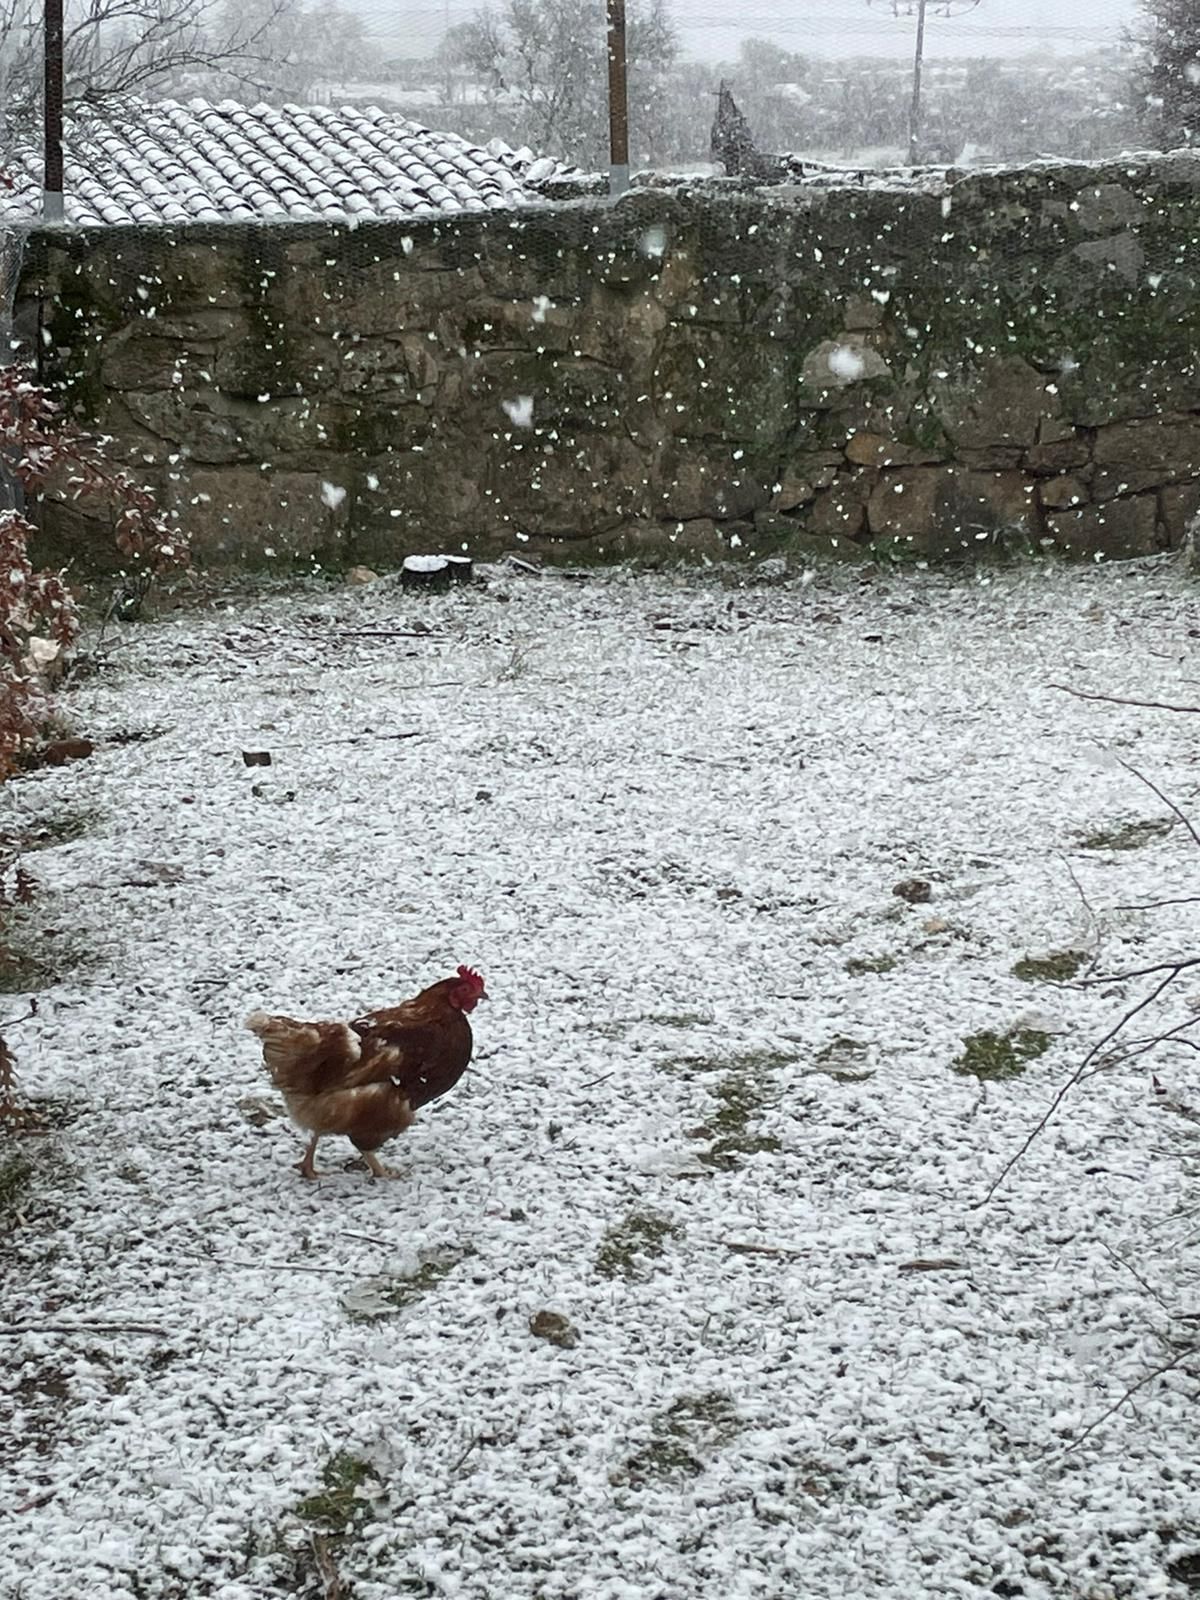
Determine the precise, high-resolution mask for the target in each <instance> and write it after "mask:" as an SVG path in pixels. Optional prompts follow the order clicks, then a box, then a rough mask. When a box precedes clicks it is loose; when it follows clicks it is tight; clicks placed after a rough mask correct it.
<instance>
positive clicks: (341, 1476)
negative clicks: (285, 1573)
mask: <svg viewBox="0 0 1200 1600" xmlns="http://www.w3.org/2000/svg"><path fill="white" fill-rule="evenodd" d="M374 1481H375V1473H374V1471H373V1470H372V1468H371V1467H370V1466H369V1465H368V1464H367V1462H365V1461H363V1460H361V1459H360V1458H359V1457H358V1456H355V1455H351V1454H350V1452H349V1451H348V1450H340V1451H339V1452H338V1453H337V1455H335V1456H330V1458H329V1460H328V1461H327V1462H326V1463H325V1465H324V1466H323V1467H322V1468H321V1485H322V1487H321V1488H320V1489H319V1490H317V1492H316V1493H315V1494H310V1495H309V1496H308V1497H307V1498H306V1499H304V1500H301V1501H300V1503H299V1505H298V1506H297V1507H296V1515H297V1516H298V1517H299V1518H300V1520H301V1522H306V1523H308V1524H309V1525H310V1526H315V1527H318V1528H320V1529H321V1530H322V1531H323V1532H325V1533H328V1534H333V1535H335V1536H336V1537H337V1538H345V1537H346V1535H347V1534H349V1533H352V1532H353V1531H354V1529H355V1528H356V1527H357V1526H358V1524H359V1523H360V1522H362V1520H363V1519H364V1517H365V1516H366V1515H367V1513H368V1512H369V1511H370V1509H371V1502H370V1500H369V1499H368V1497H367V1496H366V1495H365V1494H364V1493H362V1490H363V1486H364V1485H365V1484H367V1483H371V1482H374Z"/></svg>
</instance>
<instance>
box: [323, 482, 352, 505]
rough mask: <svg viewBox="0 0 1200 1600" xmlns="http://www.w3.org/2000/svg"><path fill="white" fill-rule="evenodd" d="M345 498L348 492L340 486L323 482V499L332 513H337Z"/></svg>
mask: <svg viewBox="0 0 1200 1600" xmlns="http://www.w3.org/2000/svg"><path fill="white" fill-rule="evenodd" d="M345 498H346V491H345V489H343V488H342V487H341V486H340V485H339V484H336V483H326V482H324V481H323V480H322V483H321V499H322V500H323V501H324V502H325V504H326V505H327V506H328V507H329V509H330V511H336V510H337V508H338V507H339V506H340V505H341V503H342V501H343V500H344V499H345Z"/></svg>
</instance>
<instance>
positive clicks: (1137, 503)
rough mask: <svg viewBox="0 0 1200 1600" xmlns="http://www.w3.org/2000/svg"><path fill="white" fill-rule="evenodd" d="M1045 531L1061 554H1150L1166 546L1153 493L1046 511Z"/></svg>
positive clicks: (1117, 556)
mask: <svg viewBox="0 0 1200 1600" xmlns="http://www.w3.org/2000/svg"><path fill="white" fill-rule="evenodd" d="M1046 533H1047V537H1048V538H1049V539H1050V540H1051V542H1052V545H1053V548H1054V549H1056V550H1057V551H1059V552H1060V553H1061V554H1063V555H1069V556H1076V557H1084V558H1087V557H1091V558H1095V557H1097V556H1105V557H1108V558H1110V559H1112V560H1122V559H1125V558H1128V557H1130V556H1149V555H1155V554H1157V553H1158V552H1159V551H1160V550H1162V549H1163V548H1164V545H1165V538H1164V537H1163V536H1162V535H1160V533H1159V524H1158V504H1157V496H1156V495H1152V494H1141V495H1133V496H1131V497H1130V498H1129V499H1126V500H1110V501H1109V502H1108V503H1107V504H1105V505H1102V506H1083V507H1081V508H1080V509H1079V510H1077V511H1061V512H1058V513H1057V514H1049V515H1047V517H1046Z"/></svg>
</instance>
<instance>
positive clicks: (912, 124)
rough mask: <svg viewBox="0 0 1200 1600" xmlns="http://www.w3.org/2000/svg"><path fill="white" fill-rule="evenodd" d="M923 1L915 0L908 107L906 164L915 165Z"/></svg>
mask: <svg viewBox="0 0 1200 1600" xmlns="http://www.w3.org/2000/svg"><path fill="white" fill-rule="evenodd" d="M925 3H926V0H917V48H916V50H915V52H914V54H913V90H912V104H911V105H910V106H909V108H908V164H909V166H910V167H915V166H916V164H917V156H918V154H919V152H920V148H921V60H922V58H923V56H924V54H925Z"/></svg>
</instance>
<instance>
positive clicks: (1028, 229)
mask: <svg viewBox="0 0 1200 1600" xmlns="http://www.w3.org/2000/svg"><path fill="white" fill-rule="evenodd" d="M1198 276H1200V159H1197V158H1195V157H1192V158H1188V157H1185V156H1182V155H1181V156H1177V157H1173V158H1161V159H1157V160H1129V161H1127V162H1123V163H1121V164H1120V165H1118V166H1108V167H1103V168H1100V167H1063V166H1055V167H1040V168H1036V169H1027V170H1022V171H1016V172H1012V173H1005V174H981V175H976V176H973V177H968V178H965V179H963V180H962V181H960V182H958V183H957V184H955V185H953V186H952V187H950V188H948V189H947V190H946V192H944V193H941V194H939V193H936V192H933V193H920V192H903V191H891V192H889V191H882V190H880V191H871V190H865V191H844V192H836V191H835V192H829V191H821V192H815V191H807V190H805V188H804V187H803V186H793V187H789V188H784V189H779V188H775V189H771V190H758V191H755V190H741V189H739V188H737V187H736V186H734V185H728V184H726V185H721V184H716V185H704V186H699V187H692V188H676V189H664V190H654V191H645V192H640V193H635V194H632V195H629V196H627V197H625V198H623V199H622V200H621V201H620V203H619V204H618V205H616V206H615V207H614V206H610V205H607V204H604V203H599V202H595V201H580V202H576V203H574V204H562V205H555V206H548V207H546V208H545V209H539V210H537V211H531V212H528V213H524V214H522V215H521V216H519V217H516V216H512V215H507V216H506V215H503V214H502V215H494V214H493V215H488V216H484V217H478V218H477V217H470V218H464V219H461V220H457V219H456V220H451V221H442V222H439V223H430V224H425V225H423V226H421V227H415V226H413V225H411V224H410V225H408V226H400V225H392V224H378V225H370V226H361V227H359V228H356V229H349V228H338V227H315V226H312V225H299V224H298V225H276V226H272V227H259V228H255V229H250V230H245V229H241V228H232V227H224V228H192V229H188V230H182V231H178V232H176V233H169V232H166V231H158V230H148V229H146V230H121V229H114V230H109V231H104V232H96V233H90V234H87V233H61V232H60V233H44V234H39V235H35V236H33V238H31V240H30V241H29V247H28V250H27V253H26V260H25V267H24V272H23V277H22V283H21V294H20V304H19V308H18V309H19V317H20V319H21V322H22V323H23V325H24V326H25V327H26V328H27V329H29V330H30V332H31V335H32V332H33V330H32V325H33V323H34V322H35V321H37V322H38V323H39V328H38V330H37V333H36V336H35V337H36V346H37V349H38V351H39V357H40V360H41V362H42V366H43V369H44V371H45V372H46V373H47V375H48V376H50V377H52V378H54V379H56V380H64V381H66V382H67V384H68V385H69V389H70V393H71V396H72V404H73V405H74V407H75V409H76V410H77V412H78V413H79V414H80V415H81V416H82V417H83V418H85V419H86V420H87V421H88V422H89V423H91V424H93V425H95V426H98V427H100V428H102V429H103V430H104V431H105V432H107V433H109V434H111V435H112V436H113V438H114V441H115V444H114V449H116V450H117V451H118V452H120V453H121V454H123V455H126V456H128V457H129V458H130V459H131V460H132V461H133V462H134V463H135V464H136V466H137V468H138V470H139V472H140V473H142V474H143V475H144V476H145V477H146V479H147V480H148V481H152V482H153V483H155V484H156V485H158V486H159V488H160V489H161V491H162V493H163V495H164V496H165V497H166V499H167V501H168V502H169V504H170V505H171V506H172V507H173V508H174V509H175V510H176V511H177V513H178V516H179V518H180V521H181V522H182V523H183V525H184V526H185V527H186V528H187V529H188V531H189V532H190V533H191V534H192V537H193V539H194V541H195V544H196V547H197V549H198V551H199V553H200V555H201V557H202V558H203V559H207V560H208V561H210V562H220V561H222V560H226V561H227V560H245V559H256V560H257V559H262V558H263V557H264V556H266V557H268V558H270V557H271V556H275V557H277V558H284V557H288V558H291V557H302V558H303V557H308V556H310V555H313V554H316V555H318V556H319V557H321V558H322V559H325V558H329V557H333V558H335V559H339V560H354V561H361V562H367V563H371V564H387V563H389V562H393V561H396V560H398V559H399V558H400V557H401V556H402V555H404V554H405V553H407V552H410V551H414V550H429V549H434V548H447V549H459V548H463V547H466V548H469V549H470V550H472V551H473V552H475V553H478V554H489V553H495V552H498V551H500V550H504V549H524V550H526V551H528V552H544V553H547V554H550V555H552V556H554V557H556V558H563V559H568V560H572V561H578V560H580V559H597V558H606V557H611V556H625V555H637V554H640V555H644V556H647V557H652V558H656V559H657V558H663V557H665V558H670V557H671V556H673V555H675V554H679V555H684V556H688V557H692V558H698V557H706V558H720V557H722V556H724V555H726V554H729V553H734V554H738V555H742V556H752V555H758V556H761V555H768V554H774V553H776V552H778V551H781V550H789V549H790V550H794V551H797V552H802V553H809V552H813V551H821V552H826V553H829V554H833V555H840V556H848V557H851V558H854V557H856V556H857V555H859V554H860V553H861V552H863V551H866V550H868V549H874V550H876V551H884V552H887V553H891V554H901V555H913V556H929V557H941V556H947V555H952V556H957V555H959V554H961V553H962V552H963V551H964V549H985V548H989V547H994V546H1005V547H1014V548H1033V549H1036V548H1038V547H1053V548H1055V549H1058V550H1061V551H1063V552H1067V553H1070V554H1078V555H1086V556H1094V555H1101V554H1103V555H1114V556H1115V555H1129V554H1140V553H1145V552H1152V551H1156V550H1160V549H1163V548H1167V547H1170V546H1173V545H1176V544H1178V543H1179V542H1180V540H1181V538H1182V535H1183V531H1184V527H1185V524H1186V523H1187V521H1188V520H1189V519H1190V518H1191V517H1192V516H1193V515H1194V514H1195V513H1196V512H1197V511H1198V510H1200V355H1198V348H1200V293H1198V282H1197V280H1198ZM47 534H48V536H49V537H50V538H51V539H55V538H57V539H58V541H59V542H60V543H61V542H63V541H66V542H75V543H77V542H78V541H79V540H80V539H82V538H86V537H87V536H88V525H87V524H86V523H85V521H84V520H83V519H82V518H81V516H80V514H79V512H78V510H77V509H75V508H72V507H69V506H59V507H51V508H50V509H49V510H48V513H47Z"/></svg>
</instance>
